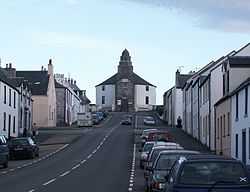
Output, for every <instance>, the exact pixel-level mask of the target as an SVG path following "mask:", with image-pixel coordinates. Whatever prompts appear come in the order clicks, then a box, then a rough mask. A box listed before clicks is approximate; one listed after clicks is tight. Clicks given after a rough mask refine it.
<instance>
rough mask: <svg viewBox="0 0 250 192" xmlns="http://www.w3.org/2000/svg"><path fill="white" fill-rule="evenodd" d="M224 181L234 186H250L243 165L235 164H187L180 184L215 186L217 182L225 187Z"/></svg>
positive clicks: (182, 172)
mask: <svg viewBox="0 0 250 192" xmlns="http://www.w3.org/2000/svg"><path fill="white" fill-rule="evenodd" d="M222 181H223V182H225V183H226V182H230V183H232V185H244V184H249V183H248V182H249V181H248V180H247V176H246V172H245V171H244V168H243V167H242V165H241V164H240V163H234V162H192V163H186V164H185V165H184V167H183V169H182V171H181V173H180V178H179V183H180V184H185V185H213V184H214V183H216V182H218V185H225V184H223V182H222ZM230 185H231V184H230Z"/></svg>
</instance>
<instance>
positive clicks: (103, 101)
mask: <svg viewBox="0 0 250 192" xmlns="http://www.w3.org/2000/svg"><path fill="white" fill-rule="evenodd" d="M102 104H103V105H105V96H102Z"/></svg>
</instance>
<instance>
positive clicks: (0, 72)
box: [0, 68, 18, 91]
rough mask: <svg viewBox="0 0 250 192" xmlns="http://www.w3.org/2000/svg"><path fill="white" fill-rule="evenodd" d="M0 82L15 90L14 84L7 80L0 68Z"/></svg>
mask: <svg viewBox="0 0 250 192" xmlns="http://www.w3.org/2000/svg"><path fill="white" fill-rule="evenodd" d="M0 81H2V82H4V83H6V84H7V85H9V86H10V87H12V88H13V89H15V90H17V89H16V86H15V82H14V81H13V80H11V79H9V78H8V77H7V76H6V75H5V73H4V71H3V70H2V69H1V68H0ZM17 91H18V90H17Z"/></svg>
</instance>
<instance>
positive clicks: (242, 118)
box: [231, 86, 250, 165]
mask: <svg viewBox="0 0 250 192" xmlns="http://www.w3.org/2000/svg"><path fill="white" fill-rule="evenodd" d="M238 94H239V96H238V102H239V104H238V106H239V108H238V109H239V113H238V120H236V95H234V96H232V102H231V114H232V116H231V124H232V134H231V140H232V142H231V154H232V157H233V158H236V159H239V160H242V131H243V130H246V159H247V164H248V165H250V153H249V146H250V140H249V139H250V135H249V134H250V126H249V122H250V86H248V115H247V116H246V115H245V89H242V90H241V91H240V92H239V93H238ZM236 134H238V141H239V142H238V158H237V157H236V154H235V152H236V144H235V135H236Z"/></svg>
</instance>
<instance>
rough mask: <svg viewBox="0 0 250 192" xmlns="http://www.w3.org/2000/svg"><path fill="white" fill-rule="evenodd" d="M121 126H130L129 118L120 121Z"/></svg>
mask: <svg viewBox="0 0 250 192" xmlns="http://www.w3.org/2000/svg"><path fill="white" fill-rule="evenodd" d="M121 125H132V120H131V118H125V119H122V120H121Z"/></svg>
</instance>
